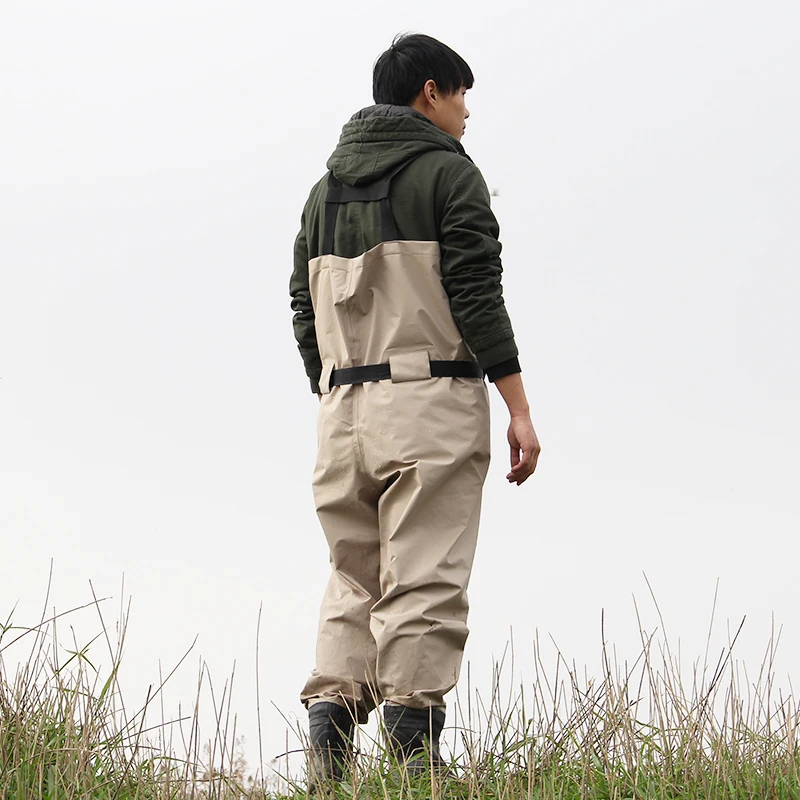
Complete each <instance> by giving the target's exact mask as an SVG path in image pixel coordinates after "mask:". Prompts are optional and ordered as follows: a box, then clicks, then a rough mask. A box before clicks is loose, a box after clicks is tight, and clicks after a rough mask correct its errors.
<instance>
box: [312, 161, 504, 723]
mask: <svg viewBox="0 0 800 800" xmlns="http://www.w3.org/2000/svg"><path fill="white" fill-rule="evenodd" d="M403 166H406V165H403ZM403 166H401V167H400V168H398V169H396V170H394V171H393V172H391V173H389V174H388V175H387V176H385V177H384V178H383V179H382V180H381V181H379V182H377V183H373V184H370V185H368V186H366V187H349V186H344V185H342V184H341V183H339V182H338V181H337V180H335V179H334V178H333V176H331V177H330V178H329V181H328V195H327V200H326V204H325V220H324V223H325V232H324V233H325V235H324V237H323V242H322V255H320V256H318V257H316V258H313V259H311V260H310V261H309V263H308V272H309V285H310V290H311V298H312V302H313V306H314V314H315V327H316V333H317V342H318V346H319V352H320V356H321V359H322V366H323V370H322V378H321V380H320V391H321V393H322V400H321V403H320V409H319V423H318V440H319V451H318V458H317V464H316V468H315V471H314V478H313V487H314V498H315V502H316V508H317V513H318V515H319V519H320V522H321V524H322V527H323V529H324V531H325V536H326V538H327V540H328V544H329V547H330V560H331V568H332V572H331V577H330V581H329V583H328V587H327V590H326V593H325V597H324V600H323V603H322V609H321V613H320V625H319V635H318V640H317V652H316V668H315V669H314V671H313V672H312V674H311V677H310V678H309V679H308V681H307V683H306V685H305V688H304V689H303V692H302V695H301V698H302V700H303V701H304V702H305V703H306V705H312V704H314V703H315V702H320V701H326V702H336V703H339V704H343V705H347V706H349V707H350V708H351V709H353V710H354V711H356V712H357V714H358V717H359V720H360V721H366V715H367V714H368V713H369V711H370V710H371V709H372V708H374V707H375V706H376V705H378V704H379V703H380V702H381V701H382V700H386V701H388V702H389V703H392V704H400V705H404V706H409V707H412V708H428V707H429V706H436V707H443V706H444V704H445V703H444V699H443V698H444V695H445V694H446V693H447V692H448V691H449V690H450V689H452V688H453V686H455V684H456V682H457V680H458V675H459V670H460V667H461V658H462V654H463V650H464V644H465V642H466V639H467V634H468V629H467V624H466V620H467V611H468V603H467V594H466V589H467V584H468V582H469V577H470V572H471V569H472V562H473V557H474V553H475V545H476V539H477V534H478V520H479V516H480V506H481V490H482V487H483V482H484V479H485V477H486V472H487V469H488V465H489V404H488V393H487V390H486V385H485V383H484V381H483V380H482V378H483V372H482V371H481V370H480V368H479V367H478V365H477V363H476V362H475V359H474V356H473V355H472V353H471V352H470V351H469V349H468V348H467V346H466V345H465V343H464V340H463V338H462V336H461V333H460V332H459V330H458V327H457V326H456V323H455V321H454V320H453V316H452V314H451V312H450V305H449V302H448V298H447V295H446V293H445V290H444V287H443V286H442V279H441V271H440V267H439V244H438V242H415V241H401V240H400V239H399V236H398V232H397V229H396V225H395V222H394V218H393V216H392V211H391V206H390V203H389V190H390V185H391V181H392V178H393V177H394V176H395V175H396V174H397V173H398V172H399V171H400V169H402V168H403ZM349 202H380V203H381V239H382V240H383V241H381V243H380V244H378V245H377V246H375V247H373V248H372V249H370V250H368V251H367V252H365V253H363V254H362V255H360V256H358V257H356V258H341V257H338V256H335V255H333V241H334V232H335V226H336V217H337V212H338V209H339V205H341V204H343V203H349Z"/></svg>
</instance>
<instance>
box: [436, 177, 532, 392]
mask: <svg viewBox="0 0 800 800" xmlns="http://www.w3.org/2000/svg"><path fill="white" fill-rule="evenodd" d="M440 219H441V223H440V225H441V230H440V233H439V243H440V247H441V268H442V283H443V285H444V289H445V292H447V296H448V298H449V299H450V310H451V311H452V313H453V318H454V319H455V321H456V324H457V325H458V327H459V329H460V330H461V334H462V336H463V337H464V340H465V341H466V343H467V345H468V346H469V348H470V349H471V350H472V352H473V353H475V357H476V358H477V359H478V362H479V363H480V365H481V367H483V369H484V370H486V372H487V375H488V376H489V379H490V380H493V379H494V378H499V377H503V375H508V374H511V373H512V372H519V371H520V368H519V362H518V360H517V356H518V355H519V351H518V350H517V345H516V343H515V341H514V331H513V330H512V328H511V321H510V320H509V318H508V313H507V312H506V307H505V302H504V300H503V287H502V285H501V278H502V274H503V267H502V263H501V261H500V250H501V245H500V241H499V235H500V228H499V226H498V224H497V220H496V219H495V216H494V214H493V213H492V209H491V206H490V199H489V190H488V189H487V188H486V183H485V182H484V180H483V176H482V175H481V173H480V171H479V170H478V168H477V167H476V166H475V165H474V164H472V163H467V165H466V166H465V168H464V169H463V170H462V171H461V172H460V173H459V174H458V176H457V177H456V178H455V180H454V181H453V183H452V186H451V187H450V189H449V191H448V192H447V194H446V196H445V202H444V209H443V211H442V215H441V218H440Z"/></svg>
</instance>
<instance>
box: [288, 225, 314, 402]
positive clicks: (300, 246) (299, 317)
mask: <svg viewBox="0 0 800 800" xmlns="http://www.w3.org/2000/svg"><path fill="white" fill-rule="evenodd" d="M289 294H290V295H291V297H292V311H294V318H293V320H292V322H293V325H294V338H295V339H296V340H297V348H298V350H299V351H300V355H301V356H302V357H303V363H304V364H305V368H306V375H308V378H309V381H310V382H311V391H312V392H318V391H319V378H320V375H321V374H322V361H321V359H320V356H319V348H318V347H317V331H316V328H315V327H314V306H313V305H312V303H311V290H310V288H309V285H308V244H307V242H306V222H305V212H304V213H303V218H302V221H301V224H300V233H298V234H297V239H295V243H294V271H293V272H292V278H291V280H290V281H289Z"/></svg>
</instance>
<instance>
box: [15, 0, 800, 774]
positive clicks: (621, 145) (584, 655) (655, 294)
mask: <svg viewBox="0 0 800 800" xmlns="http://www.w3.org/2000/svg"><path fill="white" fill-rule="evenodd" d="M404 30H415V31H421V32H425V33H428V34H431V35H433V36H436V37H437V38H440V39H442V40H444V41H446V42H447V43H448V44H450V45H451V46H452V47H454V48H455V49H456V50H457V51H458V52H459V53H460V54H461V55H462V56H463V57H464V58H465V59H466V60H467V61H468V62H469V63H470V65H471V66H472V68H473V71H474V72H475V75H476V82H475V87H474V88H473V90H472V91H470V92H469V94H468V95H467V101H468V107H469V108H470V111H471V113H472V116H471V117H470V121H469V130H468V133H467V135H466V137H465V139H464V142H463V143H464V145H465V147H466V149H467V151H468V152H469V153H470V154H471V156H472V157H473V159H474V160H475V161H476V163H477V164H478V165H479V166H480V168H481V169H482V171H483V173H484V176H485V177H486V180H487V183H488V184H489V186H490V187H491V188H492V189H496V190H497V192H498V196H497V197H496V198H495V199H494V200H493V203H494V209H495V212H496V214H497V216H498V218H499V221H500V225H501V236H502V241H503V244H504V265H505V278H504V285H505V294H506V298H507V303H508V307H509V311H510V314H511V317H512V321H513V323H514V326H515V330H516V334H517V341H518V344H519V347H520V351H521V361H522V365H523V370H524V373H523V374H524V378H525V382H526V386H527V388H528V393H529V396H530V400H531V405H532V416H533V420H534V424H535V426H536V428H537V431H538V433H539V437H540V439H541V443H542V447H543V452H542V456H541V459H540V463H539V468H538V470H537V472H536V474H535V476H534V477H533V479H532V480H530V481H529V482H528V483H527V484H525V485H524V486H522V487H519V488H517V487H511V486H508V485H507V484H506V482H505V480H504V477H503V476H504V475H505V473H506V471H507V463H506V462H507V458H508V456H507V452H506V451H507V447H506V445H505V443H504V433H505V425H506V420H505V415H504V411H503V407H502V403H501V402H498V400H499V396H498V395H496V393H495V392H494V390H492V392H493V397H492V399H493V439H494V455H493V458H494V460H493V465H492V468H491V470H490V474H489V478H488V481H487V486H486V491H485V503H484V512H483V521H482V529H481V538H480V543H479V548H478V555H477V560H476V566H475V572H474V577H473V582H472V585H471V592H470V596H471V601H472V613H471V621H470V626H471V629H472V634H471V638H470V640H469V642H468V645H467V658H468V659H469V660H470V662H471V664H472V673H473V674H472V678H473V684H474V685H475V684H476V683H477V685H479V686H480V684H481V682H482V681H483V684H484V686H483V688H484V689H486V690H488V679H489V675H490V669H491V662H492V658H493V656H495V657H496V656H499V655H500V654H501V653H502V651H503V648H504V646H505V644H506V642H507V640H508V637H509V630H510V629H512V628H513V631H514V639H515V643H516V648H517V662H518V667H519V669H520V670H521V672H522V673H523V676H524V674H525V672H526V670H528V671H530V670H529V667H530V652H531V645H530V643H531V641H532V639H533V636H534V634H535V631H536V630H537V629H538V631H539V632H540V635H541V636H542V637H543V638H545V639H546V638H547V637H549V636H552V637H553V638H554V639H555V641H556V642H557V643H558V645H559V647H560V648H561V650H562V651H563V653H564V655H565V656H566V657H567V658H568V659H569V660H573V659H574V660H575V662H576V663H577V664H579V665H582V664H586V665H587V667H588V669H589V671H590V672H592V671H598V670H599V665H600V661H599V643H600V615H601V610H603V609H604V610H605V619H606V636H607V638H609V639H611V640H613V641H615V642H617V644H618V651H619V652H620V653H622V654H623V655H624V656H625V657H635V655H636V645H637V642H638V630H637V625H636V619H635V616H634V610H633V601H632V596H636V598H637V600H638V601H639V603H640V606H641V607H642V608H643V610H644V616H645V625H646V627H648V628H649V629H653V628H655V627H656V626H657V624H658V621H657V617H656V615H655V611H654V609H653V607H652V603H651V602H650V601H649V600H648V593H647V586H646V583H645V580H644V577H643V573H646V575H647V576H648V578H649V580H650V582H651V584H652V586H653V588H654V591H655V593H656V595H657V597H658V600H659V603H660V605H661V608H662V611H663V612H664V616H665V620H666V622H667V627H668V630H667V633H668V634H669V635H670V637H671V638H672V639H673V640H677V639H678V638H679V637H680V639H681V641H682V644H683V648H684V652H685V653H686V654H687V655H688V657H690V658H694V657H696V656H699V655H701V654H702V650H703V646H704V641H705V635H706V629H707V626H708V620H709V616H710V613H711V602H712V598H713V594H714V587H715V583H716V581H717V579H719V581H720V600H719V606H718V612H717V614H718V623H719V624H718V626H717V627H718V633H717V634H716V638H715V642H716V645H718V646H721V645H722V643H723V642H724V641H725V639H726V637H727V633H726V624H727V620H730V621H731V625H732V626H734V627H735V626H736V625H738V622H739V621H740V619H741V618H742V617H743V616H744V615H747V623H746V627H745V633H744V635H743V639H742V642H741V650H740V651H739V652H740V656H741V657H742V658H743V659H744V660H745V661H746V662H747V663H751V664H754V665H758V664H760V661H761V656H762V653H763V649H764V647H765V646H766V642H767V638H768V636H769V632H770V620H771V615H772V614H774V616H775V620H776V622H777V623H778V624H780V625H783V626H784V638H783V642H782V645H781V654H782V656H781V657H780V658H779V660H778V668H779V676H778V677H779V682H780V681H785V680H787V674H789V673H791V669H792V665H793V664H796V663H797V660H798V658H800V638H799V637H800V611H798V608H800V603H798V589H797V585H798V579H797V564H798V558H797V554H798V548H797V544H796V540H797V535H798V533H800V514H799V512H798V481H799V480H800V467H799V466H798V463H799V462H798V457H797V453H798V449H799V448H800V424H799V423H798V415H797V409H798V408H800V372H799V368H798V356H797V345H798V341H800V321H799V319H798V312H797V309H798V300H799V299H800V291H799V290H800V272H799V269H798V268H800V238H799V237H798V232H797V231H798V219H799V218H800V192H799V191H798V186H800V154H799V151H800V147H798V142H800V119H799V117H800V112H799V111H798V109H800V102H798V101H799V100H800V91H799V90H800V86H798V75H800V56H798V48H797V42H798V35H800V5H798V4H797V3H795V2H790V1H789V0H786V2H778V0H775V1H774V2H755V0H751V2H741V1H740V0H707V1H706V2H698V1H697V0H692V1H691V2H690V1H689V0H683V1H681V2H678V1H677V0H671V1H670V2H666V1H665V2H661V3H642V2H638V1H634V0H630V1H629V2H622V0H612V1H611V2H609V3H602V4H600V3H595V2H589V0H583V1H582V2H579V1H578V0H576V1H575V2H559V3H533V4H531V3H527V2H514V1H513V0H496V2H491V3H488V2H481V3H478V2H466V3H463V2H462V3H456V2H452V0H442V2H437V3H429V2H422V0H408V1H407V2H404V3H400V4H388V5H387V4H375V3H368V2H366V1H365V0H354V2H350V3H347V4H341V3H323V2H321V0H310V2H306V3H299V4H282V5H280V6H277V5H274V4H270V3H265V2H255V1H254V0H239V1H236V2H235V1H233V0H226V2H222V1H221V0H219V1H218V2H210V1H209V0H184V1H183V2H179V1H178V0H159V2H154V0H138V1H137V2H130V1H128V2H117V1H116V0H114V1H113V2H109V0H95V1H94V2H89V1H88V0H86V1H85V2H75V3H63V2H55V1H53V2H37V1H36V0H25V1H24V2H22V1H16V2H15V1H14V0H1V1H0V537H1V538H0V617H3V618H5V616H6V615H7V614H8V613H9V612H10V611H11V609H12V607H13V606H14V604H15V603H17V602H19V605H18V607H17V611H16V612H15V614H14V621H15V623H17V624H26V623H28V624H29V623H32V622H33V621H34V620H35V619H36V618H37V616H38V613H39V611H40V606H41V604H42V603H43V601H44V594H45V587H46V581H47V573H48V569H49V563H50V560H51V559H53V560H54V576H55V577H54V586H53V592H52V596H51V604H53V605H55V606H56V607H57V608H58V609H59V610H64V609H66V608H68V607H69V606H70V605H74V604H78V603H82V602H86V601H87V600H89V599H91V593H90V590H89V584H88V581H89V580H91V581H92V582H93V584H94V586H95V588H96V590H97V592H98V594H100V595H103V596H112V597H113V598H114V599H113V600H112V601H110V603H109V604H107V606H106V607H107V608H108V615H109V617H110V618H113V617H114V614H115V609H116V608H117V607H118V604H119V600H120V596H121V594H123V592H122V590H121V581H122V576H123V575H124V576H125V587H124V596H125V597H127V596H128V595H130V596H131V597H132V611H131V618H130V621H129V638H128V645H127V649H126V655H125V658H124V661H123V669H122V674H121V680H122V684H123V688H124V689H125V690H126V696H127V703H128V704H129V705H131V706H134V707H135V706H136V705H137V704H138V703H140V701H142V700H143V699H144V693H145V691H146V686H147V685H148V683H151V682H153V681H156V680H157V677H158V662H159V660H160V661H161V663H162V665H164V667H165V668H168V667H170V666H172V665H174V664H175V663H176V662H177V661H178V659H179V658H180V656H181V655H182V654H183V652H184V651H185V650H186V649H187V648H188V647H189V645H190V644H191V642H192V640H193V639H194V637H195V635H199V639H198V643H197V645H196V649H195V651H194V652H193V654H192V655H191V656H190V663H189V664H187V665H186V666H185V667H184V668H182V669H181V670H179V672H178V674H177V675H176V677H175V679H174V683H173V684H172V688H171V691H170V693H169V694H168V698H169V701H168V705H169V704H171V705H172V707H174V711H175V713H177V705H178V703H179V702H180V703H182V704H183V705H184V707H185V705H186V704H188V703H191V702H192V700H193V698H194V689H195V681H196V666H197V663H198V660H199V659H201V658H202V659H204V660H205V661H207V662H208V664H209V668H210V670H211V673H212V675H213V676H214V678H215V680H216V681H218V682H219V683H220V684H221V683H222V682H223V681H224V680H225V678H226V676H227V675H228V674H229V673H230V671H231V666H232V664H233V662H234V660H235V661H237V672H236V676H237V677H236V681H237V687H236V690H235V694H234V700H233V704H232V708H233V710H234V711H236V712H237V713H238V715H239V720H240V723H239V724H240V729H241V730H243V731H244V733H245V735H246V737H247V740H248V744H247V756H248V760H249V761H250V763H251V765H255V763H256V762H257V759H258V756H257V747H256V744H255V711H254V705H255V679H254V669H253V662H254V652H255V639H256V620H257V615H258V609H259V606H260V605H261V604H262V603H263V608H264V620H263V622H262V637H261V638H262V641H261V693H262V694H261V697H262V706H263V707H264V709H265V710H264V711H263V719H264V726H265V732H264V737H265V756H271V755H274V754H275V753H278V752H280V751H281V750H282V749H283V748H284V744H285V723H284V722H283V720H282V719H281V716H280V715H279V713H278V711H277V710H275V709H276V708H277V709H280V710H281V711H282V712H283V713H284V714H285V715H287V716H288V717H289V718H290V719H292V718H294V717H295V716H296V715H299V716H300V718H301V719H302V718H303V711H302V708H301V706H300V704H299V701H298V699H297V698H298V694H299V691H300V688H301V687H302V685H303V683H304V681H305V678H306V676H307V673H308V671H309V670H310V669H311V667H312V666H313V652H314V638H315V630H316V623H317V611H318V606H319V602H320V599H321V596H322V592H323V589H324V584H325V580H326V576H327V570H328V565H327V552H326V548H325V544H324V539H323V536H322V533H321V531H320V529H319V527H318V525H317V522H316V516H315V513H314V509H313V502H312V496H311V489H310V478H311V472H312V467H313V462H314V457H315V446H316V443H315V414H316V405H317V401H316V399H315V398H314V397H313V395H311V394H310V392H309V391H308V382H307V380H306V378H305V375H304V372H303V368H302V363H301V361H300V358H299V355H298V354H297V351H296V348H295V343H294V340H293V338H292V332H291V312H290V309H289V301H288V280H289V274H290V271H291V268H292V244H293V240H294V237H295V235H296V231H297V227H298V223H299V218H300V212H301V209H302V206H303V203H304V201H305V199H306V196H307V194H308V190H309V189H310V187H311V185H312V184H313V183H314V182H315V181H316V180H317V179H318V178H319V177H320V176H321V175H322V174H323V172H324V168H325V161H326V159H327V157H328V155H329V154H330V152H331V151H332V149H333V148H334V146H335V144H336V141H337V138H338V135H339V131H340V129H341V126H342V124H343V123H344V122H346V121H347V119H348V118H349V117H350V115H351V114H353V113H354V112H356V111H357V110H358V109H359V108H361V107H363V106H366V105H369V104H370V103H371V69H372V64H373V61H374V59H375V58H376V57H377V56H378V55H379V53H380V52H381V51H382V50H384V49H385V48H386V47H387V46H388V45H389V43H390V42H391V39H392V37H393V36H394V35H395V34H396V33H398V32H400V31H404ZM75 625H76V629H77V630H78V631H79V634H81V635H85V636H86V637H87V640H88V637H89V636H90V635H91V633H92V632H93V631H95V630H96V625H95V623H94V620H93V618H92V617H91V615H90V616H88V617H87V616H86V615H84V616H83V617H81V618H80V619H76V621H75ZM7 657H8V656H7ZM100 660H102V658H101V659H100ZM270 704H274V707H273V706H272V705H270ZM169 713H171V712H170V711H169V709H168V714H169Z"/></svg>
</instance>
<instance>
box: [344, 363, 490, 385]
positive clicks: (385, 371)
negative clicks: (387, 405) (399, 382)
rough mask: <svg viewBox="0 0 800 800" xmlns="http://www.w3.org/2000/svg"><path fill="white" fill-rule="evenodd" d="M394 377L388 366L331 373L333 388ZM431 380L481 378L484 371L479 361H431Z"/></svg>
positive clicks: (356, 368)
mask: <svg viewBox="0 0 800 800" xmlns="http://www.w3.org/2000/svg"><path fill="white" fill-rule="evenodd" d="M391 377H392V370H391V369H390V367H389V365H388V364H365V365H364V366H363V367H344V368H343V369H335V370H333V371H332V372H331V380H330V385H331V386H344V385H346V384H349V383H369V382H371V381H386V380H389V379H390V378H391ZM431 378H481V379H483V370H482V369H481V367H480V365H479V364H478V362H477V361H431Z"/></svg>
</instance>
